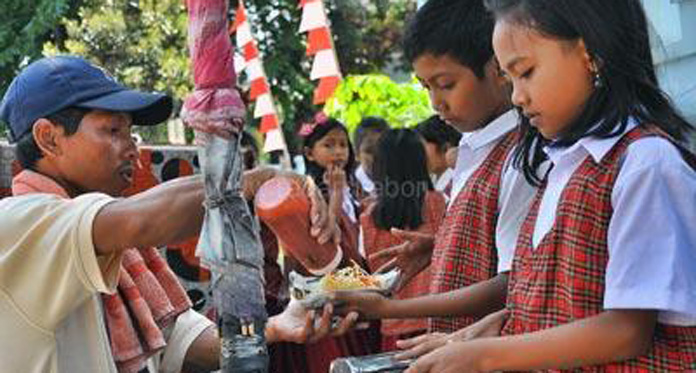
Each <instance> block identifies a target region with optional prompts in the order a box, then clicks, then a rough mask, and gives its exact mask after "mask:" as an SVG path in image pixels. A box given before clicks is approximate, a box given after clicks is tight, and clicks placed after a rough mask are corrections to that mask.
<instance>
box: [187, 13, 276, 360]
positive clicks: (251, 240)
mask: <svg viewBox="0 0 696 373" xmlns="http://www.w3.org/2000/svg"><path fill="white" fill-rule="evenodd" d="M186 4H187V8H188V15H189V49H190V53H191V59H192V66H193V73H194V81H195V87H196V90H195V91H194V92H193V93H192V94H191V95H190V96H189V97H187V98H186V100H185V102H184V107H183V109H182V113H181V116H182V119H183V121H184V123H186V125H188V126H190V127H191V128H193V129H194V130H195V132H196V142H197V143H198V144H199V146H200V147H199V151H198V154H199V160H200V165H201V170H202V172H203V176H204V179H205V193H206V202H205V207H206V214H205V219H204V222H203V226H202V228H201V234H200V238H199V242H198V247H197V251H196V252H197V255H198V256H199V257H200V258H201V262H202V263H203V264H204V265H206V266H207V267H208V268H209V269H210V270H211V272H212V275H213V276H212V277H213V280H212V290H213V302H214V304H215V307H216V309H217V312H218V325H219V326H220V332H221V334H222V356H221V357H220V364H221V371H222V372H224V373H232V372H234V373H265V372H267V371H268V351H267V348H266V341H265V338H264V330H265V327H266V321H267V315H266V310H265V304H264V303H265V302H264V292H263V249H262V246H261V242H260V239H259V235H258V232H259V228H258V224H257V222H256V220H255V218H254V217H253V216H252V215H251V213H250V211H249V208H248V205H247V203H246V201H245V200H244V198H243V195H242V191H241V177H242V171H243V166H242V157H241V153H240V140H241V136H240V135H239V134H240V131H241V129H242V127H243V123H244V117H245V114H246V111H245V107H244V104H243V102H242V100H241V98H240V96H239V93H238V92H237V90H236V87H235V85H236V75H235V72H234V64H233V59H232V45H231V42H230V38H229V35H228V33H227V30H228V27H227V26H228V21H227V2H226V1H225V0H187V3H186Z"/></svg>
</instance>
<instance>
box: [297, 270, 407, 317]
mask: <svg viewBox="0 0 696 373" xmlns="http://www.w3.org/2000/svg"><path fill="white" fill-rule="evenodd" d="M400 275H401V272H400V271H399V270H398V269H394V270H392V271H389V272H385V273H376V274H369V273H367V271H365V270H364V269H362V268H361V267H360V266H359V265H358V264H357V263H355V262H354V263H353V265H351V266H349V267H345V268H341V269H337V270H335V271H332V272H330V273H328V274H326V275H324V276H321V277H309V276H302V275H301V274H299V273H297V272H291V273H290V275H289V279H290V294H291V295H292V297H293V298H295V299H297V300H299V301H300V302H301V303H302V305H304V306H305V307H309V308H321V307H323V306H324V304H326V303H327V301H328V300H329V299H330V297H331V294H332V293H335V292H338V291H375V292H378V293H380V294H383V295H385V296H389V295H390V294H391V293H392V291H393V290H394V289H395V288H396V286H397V285H398V282H399V278H400Z"/></svg>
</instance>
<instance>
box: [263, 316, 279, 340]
mask: <svg viewBox="0 0 696 373" xmlns="http://www.w3.org/2000/svg"><path fill="white" fill-rule="evenodd" d="M264 336H265V337H266V343H275V342H278V333H277V331H276V326H275V317H270V318H269V319H268V322H267V323H266V330H265V331H264Z"/></svg>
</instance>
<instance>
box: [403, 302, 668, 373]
mask: <svg viewBox="0 0 696 373" xmlns="http://www.w3.org/2000/svg"><path fill="white" fill-rule="evenodd" d="M656 322H657V311H648V310H610V311H604V312H602V313H600V314H598V315H596V316H593V317H589V318H586V319H583V320H579V321H575V322H572V323H569V324H565V325H561V326H558V327H554V328H550V329H546V330H542V331H538V332H534V333H529V334H522V335H516V336H508V337H499V338H484V339H478V340H473V341H470V342H454V343H449V344H447V345H446V346H445V347H443V348H441V349H439V350H436V351H434V352H433V353H430V354H428V355H425V356H424V357H422V358H420V359H418V360H417V361H416V363H414V364H413V365H412V366H411V368H410V369H409V370H407V371H406V373H413V372H418V373H425V372H450V371H455V370H452V369H455V368H456V371H466V372H469V371H475V372H479V371H483V372H487V371H505V370H536V369H551V368H557V369H570V368H575V367H580V366H590V365H597V364H606V363H611V362H615V361H621V360H626V359H630V358H633V357H636V356H640V355H641V354H643V353H645V352H646V351H647V350H648V348H649V347H650V345H651V341H652V336H653V332H654V329H655V324H656Z"/></svg>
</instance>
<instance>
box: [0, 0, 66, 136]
mask: <svg viewBox="0 0 696 373" xmlns="http://www.w3.org/2000/svg"><path fill="white" fill-rule="evenodd" d="M69 3H70V1H69V0H35V1H27V0H2V1H1V2H0V97H2V95H4V93H5V90H6V89H7V87H8V86H9V85H10V82H11V81H12V79H13V78H14V76H15V74H16V73H17V71H18V70H19V69H20V67H22V66H24V65H26V64H28V63H29V62H30V61H32V60H34V59H36V58H39V57H41V45H42V44H43V42H44V40H46V39H47V38H50V37H52V36H53V34H54V32H55V31H56V30H55V29H56V25H57V23H58V20H59V19H60V17H61V16H62V15H63V14H66V13H67V12H68V11H69V8H70V6H69ZM4 133H5V128H4V126H2V125H0V137H2V136H3V135H4Z"/></svg>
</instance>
